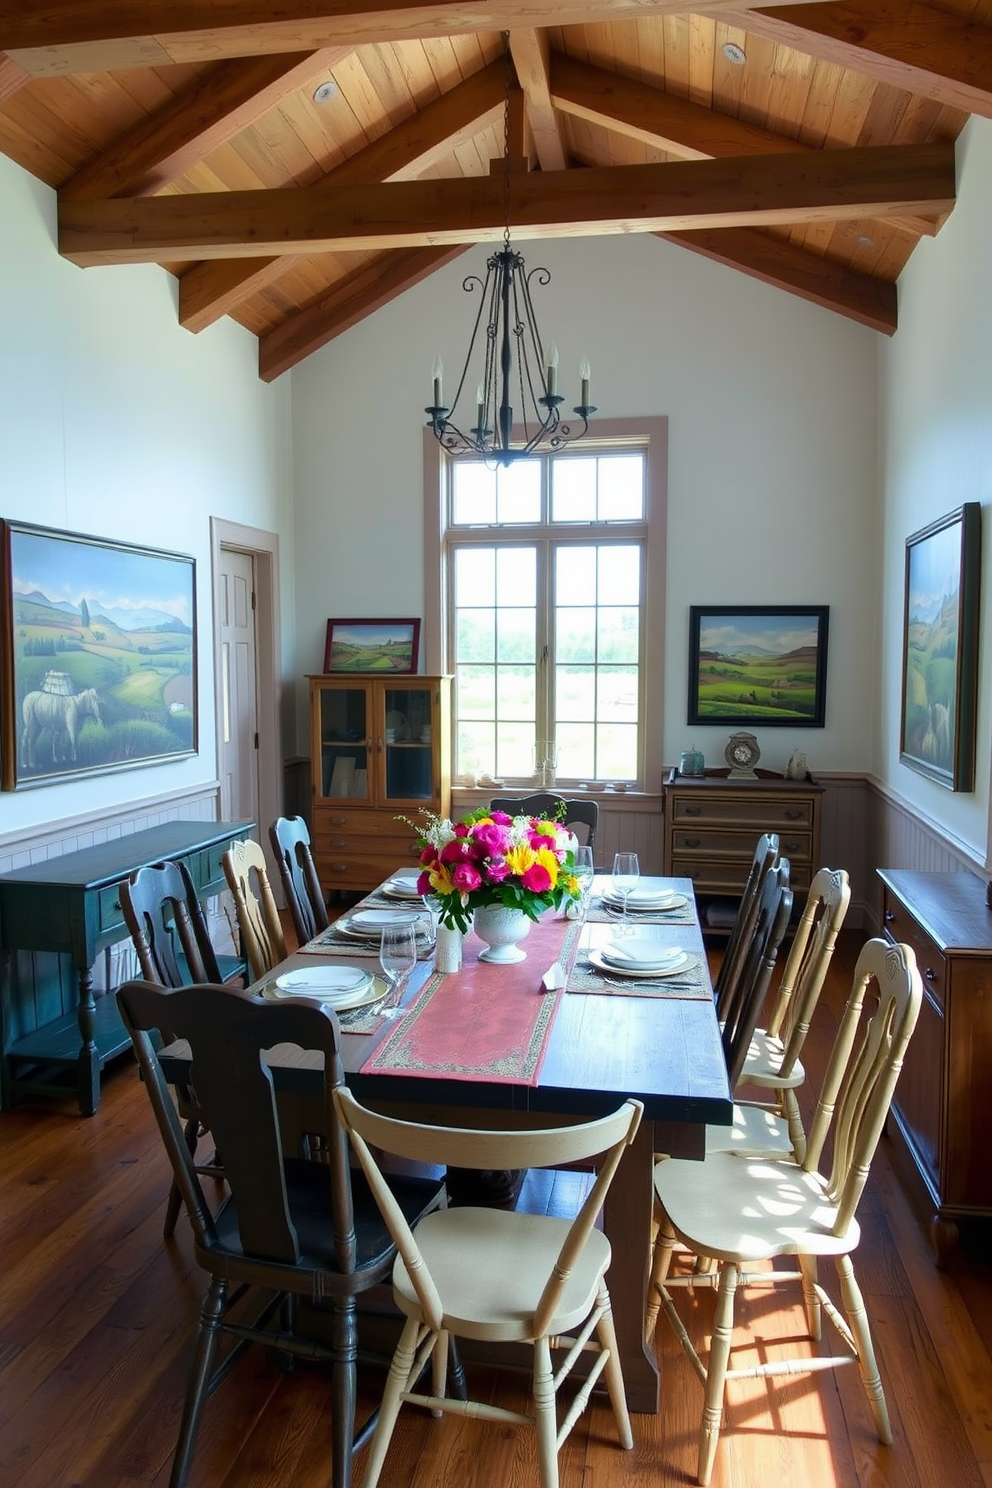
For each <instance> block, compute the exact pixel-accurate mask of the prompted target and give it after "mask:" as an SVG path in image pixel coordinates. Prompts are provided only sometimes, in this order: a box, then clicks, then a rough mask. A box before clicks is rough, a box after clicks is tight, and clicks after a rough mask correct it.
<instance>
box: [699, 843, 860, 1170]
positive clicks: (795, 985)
mask: <svg viewBox="0 0 992 1488" xmlns="http://www.w3.org/2000/svg"><path fill="white" fill-rule="evenodd" d="M850 902H851V887H850V882H849V879H848V875H847V873H846V872H845V871H844V870H843V869H832V868H821V869H820V870H819V872H818V873H817V874H816V875H815V876H814V878H813V882H812V883H811V884H810V887H809V893H808V894H807V896H806V904H805V907H804V909H803V913H802V917H801V919H800V921H799V924H798V925H797V927H796V933H795V936H794V938H793V941H792V945H791V947H790V949H789V956H788V959H787V960H786V963H785V968H784V970H783V972H782V980H781V982H780V983H779V986H778V989H777V991H776V993H775V997H774V1001H773V1003H772V1012H771V1017H770V1018H769V1020H768V1026H767V1028H755V1030H754V1032H753V1034H752V1036H751V1042H750V1046H749V1047H748V1050H747V1053H746V1055H745V1058H744V1064H743V1066H742V1068H741V1072H740V1075H739V1076H738V1079H737V1082H736V1087H737V1089H738V1090H739V1089H740V1087H741V1086H752V1087H753V1086H757V1087H759V1088H760V1089H763V1090H766V1091H767V1092H768V1093H769V1095H768V1099H767V1100H764V1101H763V1100H760V1099H751V1100H746V1101H745V1100H740V1101H735V1104H734V1120H733V1125H732V1126H730V1127H719V1126H709V1127H707V1128H706V1150H707V1152H715V1151H717V1150H719V1149H720V1148H728V1149H731V1150H733V1151H735V1152H746V1153H748V1154H760V1153H765V1152H767V1153H769V1154H771V1155H773V1156H776V1155H784V1156H790V1155H792V1154H795V1156H796V1158H797V1159H798V1160H799V1161H802V1158H803V1155H804V1153H805V1150H806V1133H805V1130H804V1128H803V1121H802V1116H801V1114H800V1110H799V1102H798V1100H797V1098H796V1091H797V1090H798V1089H799V1087H800V1086H801V1085H802V1084H803V1082H804V1081H805V1079H806V1071H805V1069H804V1068H803V1064H802V1060H801V1058H800V1055H801V1054H802V1049H803V1044H804V1043H805V1041H806V1035H807V1034H808V1032H809V1027H810V1023H811V1021H812V1017H813V1013H814V1010H815V1008H816V1005H817V1002H818V1001H819V997H820V993H821V991H822V990H823V984H824V982H825V980H826V976H827V968H828V967H829V965H830V961H831V958H832V957H833V953H834V947H835V946H836V944H837V936H838V935H839V933H840V930H841V927H842V926H843V923H844V918H845V916H846V914H847V909H848V905H849V904H850Z"/></svg>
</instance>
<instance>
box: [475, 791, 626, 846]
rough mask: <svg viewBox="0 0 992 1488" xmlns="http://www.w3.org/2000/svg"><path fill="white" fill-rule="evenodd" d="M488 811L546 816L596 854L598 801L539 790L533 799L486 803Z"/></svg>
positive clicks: (503, 799)
mask: <svg viewBox="0 0 992 1488" xmlns="http://www.w3.org/2000/svg"><path fill="white" fill-rule="evenodd" d="M489 809H490V811H505V812H506V813H507V815H508V816H546V817H548V818H549V819H550V820H552V821H560V822H561V823H562V824H563V825H564V826H566V827H567V828H568V829H569V831H570V832H575V828H576V827H580V828H581V829H582V830H581V831H578V832H575V835H576V837H577V838H578V839H579V841H580V842H581V843H584V844H585V846H587V847H591V848H592V850H593V854H594V855H595V852H596V828H597V827H598V826H599V802H598V801H585V800H572V799H571V798H570V797H566V796H559V795H555V793H554V792H553V791H538V792H536V793H535V794H534V795H532V796H500V797H499V798H498V799H496V800H495V801H490V802H489Z"/></svg>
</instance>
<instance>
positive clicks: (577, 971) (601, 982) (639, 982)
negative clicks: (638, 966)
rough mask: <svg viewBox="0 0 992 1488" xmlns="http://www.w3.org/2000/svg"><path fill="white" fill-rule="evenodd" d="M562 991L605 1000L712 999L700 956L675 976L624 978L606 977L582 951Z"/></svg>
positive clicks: (607, 974) (695, 1000)
mask: <svg viewBox="0 0 992 1488" xmlns="http://www.w3.org/2000/svg"><path fill="white" fill-rule="evenodd" d="M565 990H566V992H585V993H593V994H596V995H599V996H607V997H609V996H613V997H668V998H672V999H673V1000H681V1001H683V1002H707V1001H708V1000H709V999H710V998H711V997H712V996H713V993H712V992H711V990H710V984H709V974H708V972H707V969H706V967H705V965H704V963H703V960H702V957H700V956H693V958H692V960H691V961H690V963H689V964H688V965H687V966H686V967H684V968H683V970H682V971H680V972H679V974H678V975H677V976H670V977H655V978H651V977H625V976H622V975H617V976H610V975H609V973H607V972H604V971H601V970H600V968H599V967H598V966H593V964H592V962H591V961H590V960H589V957H588V953H587V952H586V951H585V950H580V951H579V954H578V955H577V956H576V958H575V965H574V966H573V967H572V970H571V973H570V975H569V978H568V984H567V986H566V988H565Z"/></svg>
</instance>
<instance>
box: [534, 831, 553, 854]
mask: <svg viewBox="0 0 992 1488" xmlns="http://www.w3.org/2000/svg"><path fill="white" fill-rule="evenodd" d="M530 845H531V847H532V848H533V849H534V851H535V852H537V851H538V850H539V849H540V848H542V847H550V849H551V851H552V852H554V850H555V847H556V845H557V844H556V840H555V838H554V837H549V836H548V835H547V833H546V832H531V834H530Z"/></svg>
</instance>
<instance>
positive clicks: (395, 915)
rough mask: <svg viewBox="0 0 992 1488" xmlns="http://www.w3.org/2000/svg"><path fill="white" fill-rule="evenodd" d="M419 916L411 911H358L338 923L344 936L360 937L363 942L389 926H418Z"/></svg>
mask: <svg viewBox="0 0 992 1488" xmlns="http://www.w3.org/2000/svg"><path fill="white" fill-rule="evenodd" d="M418 918H419V916H418V915H415V914H414V913H413V912H412V910H409V909H356V911H355V913H354V914H352V915H344V916H342V918H341V919H340V920H338V921H337V929H338V930H340V931H341V933H342V935H358V936H361V937H362V939H363V940H365V939H367V938H368V936H370V935H378V934H379V932H380V931H381V930H384V929H385V928H386V926H387V925H416V923H417V920H418Z"/></svg>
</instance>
